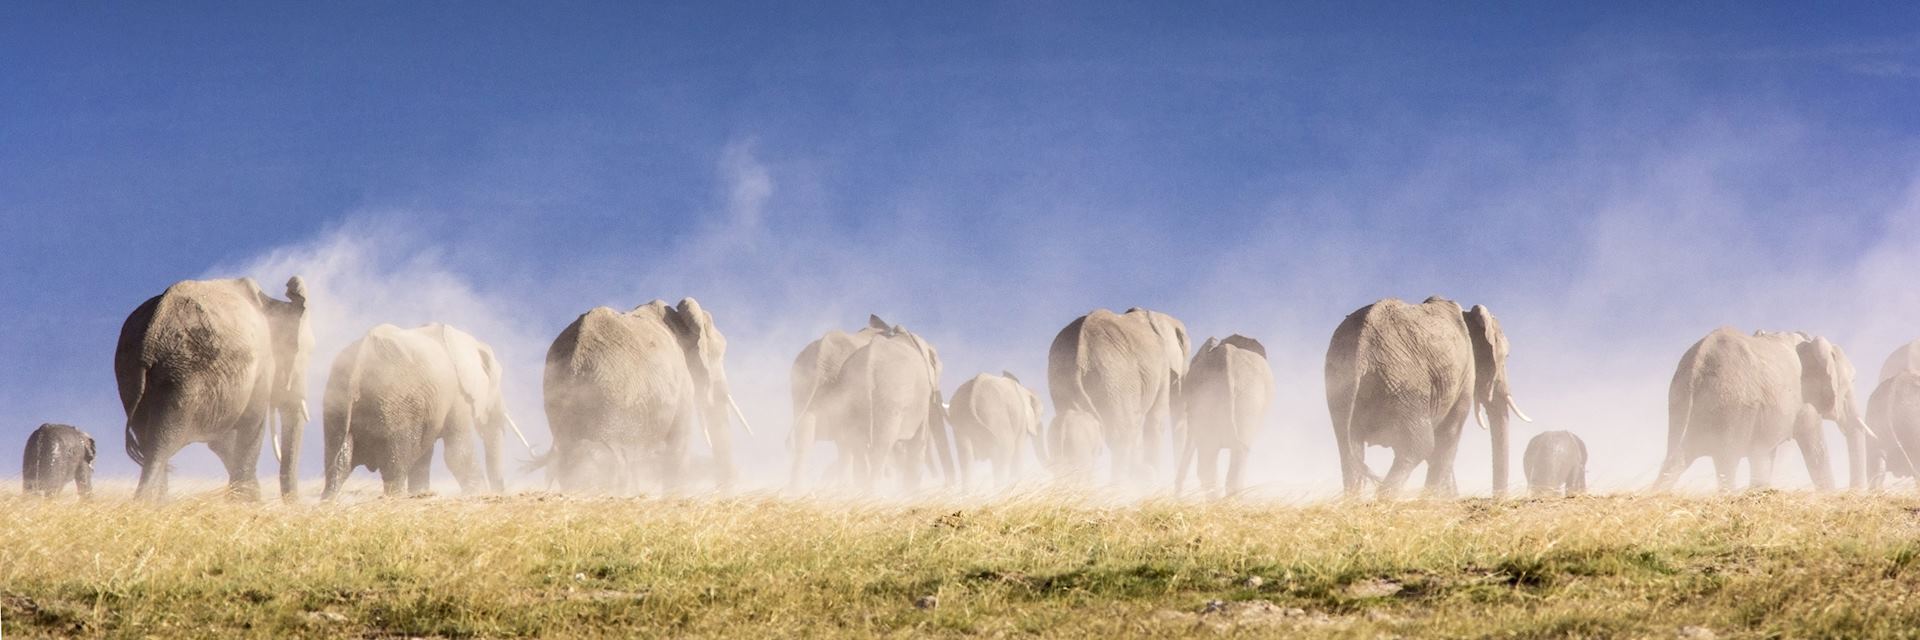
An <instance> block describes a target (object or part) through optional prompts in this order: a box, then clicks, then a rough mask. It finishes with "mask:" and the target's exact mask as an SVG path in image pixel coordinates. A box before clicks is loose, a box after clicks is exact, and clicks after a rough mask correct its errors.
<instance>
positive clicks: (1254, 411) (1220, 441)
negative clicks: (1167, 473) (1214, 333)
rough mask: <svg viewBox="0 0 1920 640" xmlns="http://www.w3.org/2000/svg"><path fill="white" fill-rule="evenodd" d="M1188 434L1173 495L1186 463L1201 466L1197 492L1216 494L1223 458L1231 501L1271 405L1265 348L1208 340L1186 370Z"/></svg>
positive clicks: (1239, 339)
mask: <svg viewBox="0 0 1920 640" xmlns="http://www.w3.org/2000/svg"><path fill="white" fill-rule="evenodd" d="M1183 390H1184V391H1185V392H1186V396H1187V398H1186V409H1187V433H1186V442H1184V443H1182V445H1181V447H1180V463H1179V465H1178V470H1177V471H1176V472H1175V473H1174V476H1173V491H1174V493H1175V494H1178V493H1180V492H1181V490H1182V489H1184V488H1185V487H1184V484H1185V482H1186V479H1187V463H1188V461H1189V460H1192V459H1193V458H1194V457H1198V458H1199V461H1200V489H1201V490H1202V491H1203V492H1205V493H1206V494H1207V495H1209V496H1213V497H1222V495H1223V494H1221V493H1219V482H1220V473H1219V464H1220V452H1221V451H1226V452H1227V488H1226V493H1225V494H1224V495H1228V496H1230V495H1236V494H1239V493H1240V491H1241V490H1242V489H1244V488H1246V484H1245V480H1244V479H1245V477H1246V470H1247V450H1248V449H1249V448H1250V447H1252V446H1253V436H1254V434H1255V433H1257V432H1259V430H1260V427H1261V425H1263V424H1265V423H1266V420H1267V407H1268V405H1270V404H1272V402H1273V369H1272V368H1270V367H1269V366H1268V365H1267V348H1266V347H1264V346H1261V344H1260V342H1259V341H1257V340H1254V339H1253V338H1249V337H1246V336H1243V335H1240V334H1234V335H1230V336H1227V337H1226V339H1215V338H1208V339H1207V342H1206V344H1203V345H1201V346H1200V352H1199V353H1197V354H1195V355H1194V356H1193V362H1192V363H1191V364H1189V366H1188V368H1187V379H1186V382H1185V384H1184V388H1183Z"/></svg>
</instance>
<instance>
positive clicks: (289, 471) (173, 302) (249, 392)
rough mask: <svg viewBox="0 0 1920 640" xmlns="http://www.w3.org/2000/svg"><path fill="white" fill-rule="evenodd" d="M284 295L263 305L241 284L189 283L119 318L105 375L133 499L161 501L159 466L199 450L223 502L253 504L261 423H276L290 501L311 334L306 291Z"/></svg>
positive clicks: (301, 286) (294, 283) (292, 284)
mask: <svg viewBox="0 0 1920 640" xmlns="http://www.w3.org/2000/svg"><path fill="white" fill-rule="evenodd" d="M286 295H287V300H284V301H283V300H275V299H273V298H271V297H268V296H267V294H266V293H265V292H262V291H261V290H260V286H259V285H257V284H255V283H254V281H253V280H252V279H248V278H240V279H233V280H187V281H183V282H179V283H176V284H174V285H173V286H171V287H168V288H167V290H166V291H165V292H164V293H161V294H160V295H158V296H154V297H153V298H151V299H149V300H147V301H146V302H145V303H142V304H141V305H140V306H139V308H137V309H134V311H133V313H132V314H130V315H128V316H127V321H126V324H125V325H123V326H122V327H121V328H120V341H119V345H118V347H117V348H116V349H115V351H114V358H113V371H114V377H115V378H116V379H117V380H118V381H119V385H120V402H121V404H122V406H123V407H124V408H125V409H126V413H127V428H126V449H127V456H128V457H130V458H132V459H133V461H134V462H135V463H137V464H139V465H140V485H139V489H137V490H136V491H135V496H136V497H137V498H139V499H145V500H160V499H162V498H164V497H165V496H166V493H167V473H168V464H167V461H168V460H170V459H172V457H173V454H174V453H175V452H178V451H179V450H180V449H181V447H185V446H186V445H188V444H191V443H194V442H205V443H207V447H208V448H210V449H212V450H213V453H214V455H217V456H219V457H220V461H221V462H222V463H224V464H225V465H226V468H227V476H228V492H229V494H230V495H232V496H233V497H235V498H238V499H243V500H258V499H259V498H260V480H259V478H258V477H256V475H255V474H256V472H255V467H256V465H257V464H258V461H257V459H258V458H259V457H260V445H261V440H262V438H261V432H262V430H263V429H264V430H268V431H271V425H269V424H268V422H269V417H270V415H277V416H278V418H279V422H280V425H279V426H280V428H279V431H278V432H277V433H275V434H274V440H275V442H274V448H273V452H274V456H275V457H276V458H278V459H279V461H280V493H281V496H282V497H283V498H285V499H287V500H293V499H295V497H296V495H297V493H298V490H299V460H300V434H301V432H302V430H303V429H304V428H305V426H306V423H307V417H308V416H307V400H306V395H307V384H306V370H307V359H308V357H309V356H310V355H311V354H312V351H313V332H312V329H311V327H309V326H308V320H307V291H306V284H305V283H303V282H302V281H301V280H300V278H299V277H298V276H295V277H293V278H291V279H289V280H287V291H286Z"/></svg>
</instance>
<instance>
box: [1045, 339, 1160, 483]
mask: <svg viewBox="0 0 1920 640" xmlns="http://www.w3.org/2000/svg"><path fill="white" fill-rule="evenodd" d="M1192 347H1193V345H1192V342H1191V341H1190V340H1189V338H1188V337H1187V327H1186V325H1185V324H1182V323H1181V322H1180V321H1179V320H1177V319H1174V317H1173V316H1170V315H1167V314H1164V313H1160V312H1157V311H1148V310H1146V309H1142V308H1139V307H1134V308H1132V309H1128V310H1127V312H1126V313H1114V312H1112V311H1109V310H1106V309H1096V310H1094V311H1092V312H1090V313H1088V314H1086V315H1084V316H1080V317H1079V318H1075V319H1074V320H1073V322H1070V323H1068V324H1067V326H1066V327H1065V328H1063V329H1061V330H1060V333H1059V334H1057V335H1055V336H1054V338H1053V345H1052V346H1051V347H1050V348H1049V349H1048V351H1047V391H1048V393H1049V394H1050V395H1051V396H1052V398H1053V407H1054V419H1053V424H1052V425H1051V426H1050V427H1049V428H1050V429H1064V428H1066V427H1067V425H1066V424H1065V421H1070V420H1071V421H1084V420H1086V419H1087V418H1091V419H1093V420H1094V421H1096V422H1098V423H1099V425H1100V427H1099V431H1100V434H1101V437H1102V438H1104V439H1105V440H1106V445H1107V449H1108V453H1109V454H1111V456H1112V460H1111V463H1110V467H1109V469H1110V479H1111V480H1112V482H1113V483H1115V484H1119V483H1120V482H1122V481H1123V480H1124V479H1129V478H1131V479H1135V480H1146V479H1148V478H1151V477H1153V475H1154V472H1153V470H1154V469H1155V467H1157V466H1158V464H1159V460H1160V444H1161V440H1162V439H1163V438H1165V437H1167V432H1165V431H1162V430H1161V428H1160V425H1162V424H1167V425H1169V428H1170V430H1171V432H1172V435H1173V437H1175V438H1176V439H1178V438H1180V437H1181V436H1182V435H1183V434H1184V433H1185V426H1184V417H1185V410H1184V408H1183V406H1182V405H1181V402H1182V395H1181V381H1182V379H1184V378H1185V377H1186V375H1187V353H1188V352H1189V351H1191V350H1192Z"/></svg>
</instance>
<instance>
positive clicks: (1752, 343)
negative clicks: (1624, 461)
mask: <svg viewBox="0 0 1920 640" xmlns="http://www.w3.org/2000/svg"><path fill="white" fill-rule="evenodd" d="M1853 375H1854V371H1853V364H1852V363H1851V362H1849V361H1848V360H1847V356H1846V354H1845V353H1843V352H1842V351H1841V350H1840V347H1838V346H1835V345H1834V344H1833V343H1831V342H1828V341H1827V340H1826V339H1825V338H1819V337H1812V336H1808V335H1806V334H1802V333H1774V332H1767V331H1757V332H1754V334H1753V335H1750V336H1749V335H1744V334H1742V333H1740V332H1739V331H1738V330H1736V329H1734V328H1732V327H1720V328H1718V329H1715V330H1713V332H1712V333H1708V334H1707V336H1706V337H1705V338H1701V339H1700V341H1699V342H1696V343H1694V344H1693V347H1692V348H1689V349H1687V352H1686V354H1685V355H1683V356H1681V358H1680V365H1679V367H1678V368H1677V369H1675V370H1674V373H1673V382H1672V384H1671V385H1669V386H1668V389H1667V455H1666V460H1665V461H1664V462H1663V463H1662V464H1661V468H1660V477H1659V479H1658V480H1655V481H1654V486H1653V488H1654V490H1656V491H1666V490H1669V489H1672V488H1673V485H1674V483H1675V482H1676V481H1678V480H1679V477H1680V474H1681V473H1683V472H1685V471H1686V470H1687V467H1689V466H1691V465H1692V464H1693V461H1694V460H1697V459H1699V458H1701V457H1703V456H1705V457H1711V458H1713V467H1714V472H1715V473H1716V474H1717V475H1718V477H1719V481H1720V490H1722V491H1731V490H1732V489H1733V486H1734V472H1735V471H1736V470H1737V468H1738V466H1739V464H1740V460H1741V459H1742V458H1745V459H1746V460H1747V465H1748V469H1747V471H1748V475H1749V477H1750V482H1749V485H1750V486H1751V487H1753V488H1756V489H1760V488H1765V487H1767V486H1769V485H1770V484H1771V483H1772V479H1773V459H1774V452H1775V451H1776V450H1777V449H1779V447H1780V445H1781V444H1782V443H1784V442H1786V441H1787V440H1789V439H1791V440H1793V441H1794V442H1795V443H1796V444H1798V445H1799V447H1800V453H1801V456H1802V457H1804V458H1805V459H1806V462H1807V472H1808V473H1809V474H1810V475H1812V476H1813V483H1814V485H1815V486H1817V487H1819V488H1820V489H1821V490H1829V489H1832V488H1833V471H1832V468H1831V467H1830V463H1829V461H1828V460H1827V449H1826V443H1825V441H1824V435H1823V434H1822V433H1821V432H1820V424H1821V421H1822V420H1832V421H1834V422H1836V423H1838V424H1839V425H1840V431H1841V433H1842V434H1844V435H1845V437H1846V439H1847V454H1848V458H1849V461H1850V463H1851V465H1852V468H1851V474H1850V476H1851V485H1852V486H1855V487H1859V486H1862V485H1863V484H1864V481H1865V476H1866V460H1865V458H1866V452H1865V442H1864V439H1865V435H1866V433H1867V425H1866V423H1865V422H1864V421H1863V420H1862V419H1861V418H1860V414H1859V409H1858V407H1857V405H1856V403H1855V402H1854V396H1853Z"/></svg>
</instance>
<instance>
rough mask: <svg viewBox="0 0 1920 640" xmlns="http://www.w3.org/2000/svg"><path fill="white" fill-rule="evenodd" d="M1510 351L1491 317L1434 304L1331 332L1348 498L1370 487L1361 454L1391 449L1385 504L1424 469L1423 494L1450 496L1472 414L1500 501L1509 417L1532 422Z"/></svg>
mask: <svg viewBox="0 0 1920 640" xmlns="http://www.w3.org/2000/svg"><path fill="white" fill-rule="evenodd" d="M1508 349H1509V347H1508V344H1507V336H1506V333H1505V332H1503V331H1501V329H1500V322H1499V321H1498V320H1495V319H1494V317H1493V312H1492V311H1489V310H1487V308H1486V307H1484V306H1479V305H1475V306H1474V307H1473V309H1471V310H1466V311H1462V310H1461V308H1460V305H1459V304H1457V303H1455V302H1454V301H1452V300H1448V299H1446V298H1441V297H1438V296H1435V297H1431V298H1427V299H1426V300H1425V301H1424V302H1421V303H1420V304H1417V305H1415V304H1407V303H1405V302H1402V301H1400V300H1397V299H1393V298H1388V299H1385V300H1380V301H1378V302H1375V303H1373V304H1370V305H1367V306H1364V307H1361V308H1360V309H1359V310H1357V311H1354V312H1353V313H1352V314H1350V315H1348V316H1347V318H1346V320H1344V321H1342V322H1341V323H1340V326H1339V327H1338V328H1336V329H1334V332H1333V341H1332V342H1331V343H1330V344H1329V345H1328V346H1327V364H1326V385H1327V387H1326V388H1327V412H1328V413H1329V414H1331V415H1332V417H1333V435H1334V440H1335V442H1336V444H1337V445H1338V447H1339V453H1340V480H1341V484H1342V486H1343V487H1344V488H1345V490H1346V494H1347V495H1349V496H1356V495H1358V494H1359V493H1360V490H1361V488H1362V487H1363V485H1364V484H1365V482H1366V481H1368V480H1369V479H1372V478H1373V474H1372V472H1370V471H1368V470H1367V465H1366V457H1365V453H1366V447H1367V445H1378V446H1384V447H1388V448H1391V449H1393V465H1392V467H1390V468H1389V469H1388V470H1387V475H1386V477H1385V478H1384V479H1380V480H1379V484H1380V496H1381V497H1383V498H1391V497H1392V496H1393V495H1394V494H1395V493H1397V492H1398V491H1399V489H1400V485H1401V484H1402V483H1404V482H1406V479H1407V476H1408V475H1409V474H1411V473H1412V472H1413V468H1414V466H1416V465H1419V464H1421V463H1423V462H1424V463H1426V465H1427V482H1426V490H1427V492H1428V493H1429V494H1433V495H1437V496H1452V495H1454V494H1455V493H1456V489H1455V487H1454V475H1453V461H1454V456H1455V454H1456V453H1457V452H1458V450H1459V446H1460V431H1461V428H1462V427H1464V426H1465V424H1466V420H1467V414H1468V413H1473V414H1474V417H1475V419H1476V420H1478V421H1479V422H1480V425H1481V427H1482V428H1489V427H1490V428H1491V429H1492V432H1493V434H1492V435H1493V492H1494V495H1496V496H1498V495H1504V494H1505V493H1506V488H1507V464H1508V453H1507V417H1508V413H1509V412H1511V413H1512V414H1513V415H1516V416H1519V417H1520V419H1521V420H1526V421H1528V422H1532V419H1531V418H1528V417H1527V414H1526V412H1524V411H1521V410H1520V407H1519V406H1518V405H1517V404H1515V403H1514V401H1513V392H1512V388H1511V385H1510V384H1509V383H1508V381H1507V352H1508ZM1483 413H1484V416H1483V415H1482V414H1483Z"/></svg>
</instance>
